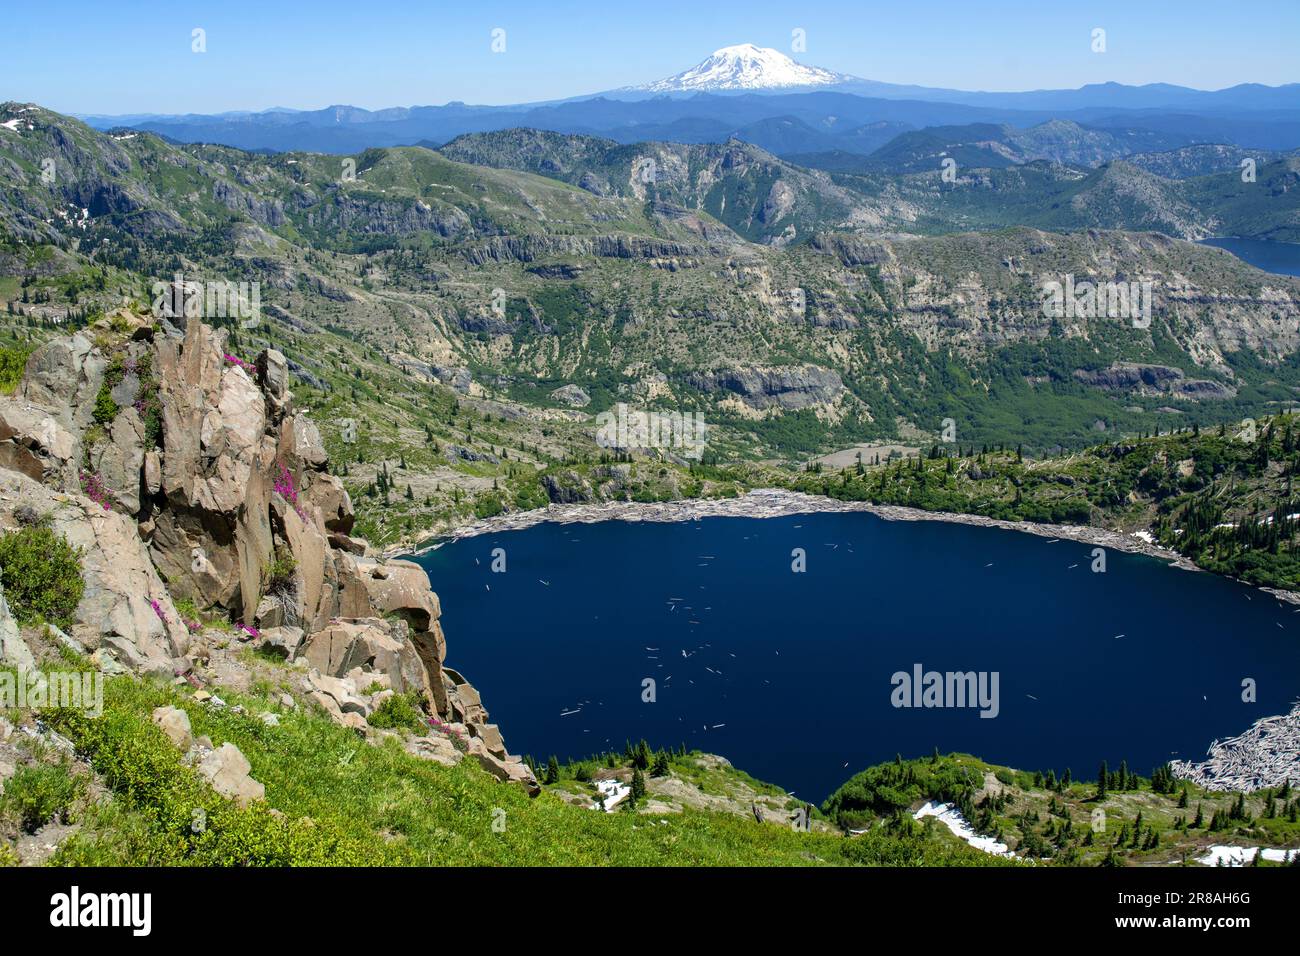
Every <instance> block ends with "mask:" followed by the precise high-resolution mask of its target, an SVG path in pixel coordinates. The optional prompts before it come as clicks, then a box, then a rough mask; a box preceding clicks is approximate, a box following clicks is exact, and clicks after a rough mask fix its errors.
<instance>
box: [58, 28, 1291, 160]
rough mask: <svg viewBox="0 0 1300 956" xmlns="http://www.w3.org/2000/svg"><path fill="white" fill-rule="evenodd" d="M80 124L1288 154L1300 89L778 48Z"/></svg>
mask: <svg viewBox="0 0 1300 956" xmlns="http://www.w3.org/2000/svg"><path fill="white" fill-rule="evenodd" d="M80 118H81V119H83V120H84V121H85V122H86V123H88V124H89V125H90V126H92V127H94V128H96V129H101V130H107V129H113V128H115V127H123V126H127V127H131V128H135V129H144V130H149V131H151V132H154V133H158V134H159V135H161V136H165V137H166V138H168V139H170V140H172V141H174V142H178V143H217V144H221V145H225V146H234V147H237V148H239V149H247V150H272V151H277V152H287V151H291V150H309V151H312V152H327V153H351V152H357V151H360V150H362V149H367V148H371V147H384V146H407V145H412V144H415V143H429V144H433V145H439V144H442V143H446V142H449V141H450V140H452V139H455V138H456V137H457V136H462V135H465V134H467V133H486V132H493V131H496V130H504V129H514V128H530V129H540V130H549V131H553V132H557V133H566V134H579V135H592V136H602V137H606V138H609V139H613V140H617V141H618V142H622V143H633V142H638V141H644V140H658V141H672V142H681V143H705V142H711V143H723V142H726V141H727V140H728V139H730V138H733V137H735V138H739V139H743V140H745V141H746V142H750V143H753V144H754V145H756V146H761V147H762V148H764V149H768V150H770V151H772V152H775V153H777V154H778V155H791V154H796V153H797V154H810V153H839V152H842V153H849V154H863V155H865V154H867V153H870V152H871V151H872V150H874V149H876V148H877V147H879V146H881V145H883V144H884V143H885V142H887V141H888V139H889V137H887V136H883V135H881V134H880V132H879V131H880V130H882V129H884V130H886V131H893V132H895V133H900V132H904V131H908V130H917V129H922V128H924V127H934V126H961V125H967V124H972V123H986V124H993V125H1002V126H1010V127H1015V128H1017V129H1028V128H1030V127H1034V126H1038V125H1041V124H1043V123H1046V122H1049V121H1052V120H1068V121H1071V122H1074V123H1077V124H1079V125H1083V126H1089V127H1105V128H1111V129H1123V130H1133V129H1138V130H1144V131H1147V132H1149V133H1155V134H1160V136H1162V137H1163V138H1164V139H1163V141H1162V142H1159V143H1156V144H1155V145H1150V146H1146V147H1142V148H1144V149H1161V148H1174V147H1177V146H1182V145H1189V144H1194V143H1223V144H1231V145H1236V146H1243V147H1249V148H1255V149H1270V150H1285V149H1294V148H1296V147H1300V84H1295V83H1291V84H1286V85H1284V86H1277V87H1269V86H1263V85H1260V84H1255V83H1245V84H1239V85H1237V86H1233V87H1229V88H1228V89H1223V90H1195V89H1191V88H1188V87H1183V86H1175V85H1172V84H1167V83H1152V84H1146V85H1143V86H1128V85H1125V84H1122V83H1095V84H1089V85H1087V86H1083V87H1080V88H1078V89H1075V90H1031V91H1025V92H987V91H965V90H951V89H943V88H937V87H927V86H919V85H909V84H898V83H885V82H881V81H878V80H869V79H863V78H860V77H856V76H851V75H848V74H846V73H839V72H836V71H833V70H828V69H825V68H822V67H819V66H814V65H809V64H804V63H800V62H798V61H796V60H794V59H793V58H792V57H790V56H788V55H786V54H785V53H782V52H781V51H779V50H775V49H772V48H770V47H761V46H757V45H755V44H753V43H740V44H735V45H732V46H726V47H722V48H721V49H718V50H716V51H714V52H713V53H712V54H711V55H709V56H708V57H706V58H705V59H704V60H702V61H701V62H699V63H697V64H696V65H695V66H693V67H691V68H689V69H687V70H683V71H682V72H679V73H676V74H673V75H671V76H668V77H664V78H662V79H659V80H654V81H651V82H648V83H642V84H639V85H630V86H624V87H619V88H617V89H613V90H607V91H604V92H598V93H593V94H587V95H581V96H575V97H570V98H567V99H563V100H554V101H547V102H532V103H519V104H512V105H500V106H484V105H471V104H466V103H462V102H451V103H447V104H444V105H442V106H409V107H390V108H386V109H379V110H367V109H363V108H361V107H355V106H349V105H346V104H335V105H331V106H327V107H325V108H323V109H316V110H292V109H287V108H283V107H276V108H274V109H269V110H264V111H261V112H248V111H235V112H228V113H222V114H217V115H201V114H185V115H176V116H164V115H155V114H133V115H128V116H102V115H96V116H82V117H80ZM863 133H865V135H860V134H863ZM1136 151H1137V149H1134V150H1130V152H1136Z"/></svg>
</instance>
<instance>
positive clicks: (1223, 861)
mask: <svg viewBox="0 0 1300 956" xmlns="http://www.w3.org/2000/svg"><path fill="white" fill-rule="evenodd" d="M1261 852H1262V853H1263V854H1264V859H1266V860H1268V861H1269V862H1270V863H1290V862H1291V861H1292V860H1294V859H1295V858H1296V855H1297V854H1300V850H1271V849H1264V850H1260V848H1259V847H1255V846H1222V845H1219V844H1215V845H1214V846H1212V847H1210V849H1209V852H1207V853H1206V854H1205V856H1198V857H1197V858H1196V862H1197V863H1204V864H1205V865H1206V866H1245V865H1246V864H1247V863H1250V862H1252V861H1253V860H1254V859H1255V854H1256V853H1261Z"/></svg>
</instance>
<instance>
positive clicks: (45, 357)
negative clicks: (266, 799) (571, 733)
mask: <svg viewBox="0 0 1300 956" xmlns="http://www.w3.org/2000/svg"><path fill="white" fill-rule="evenodd" d="M175 322H176V325H173V324H172V322H171V321H168V320H167V319H162V320H159V321H158V322H157V323H155V322H153V321H151V320H148V319H145V318H141V317H140V316H136V315H134V314H131V313H129V312H125V311H124V312H119V313H118V314H116V315H114V316H111V317H109V318H107V319H103V320H100V321H99V322H97V323H95V325H93V326H92V327H91V328H90V329H88V330H86V332H84V333H77V334H75V335H73V336H71V337H69V338H64V339H57V340H54V341H52V342H49V343H47V344H45V345H43V346H41V347H40V348H38V349H37V350H36V351H35V352H34V353H33V354H32V355H31V357H30V359H29V360H28V364H27V368H26V370H25V374H24V378H23V381H22V383H21V385H20V386H19V389H18V390H17V393H16V394H15V395H14V396H13V397H7V398H0V530H8V529H12V528H15V527H17V526H18V525H19V524H20V523H23V521H22V519H23V518H24V517H29V516H30V515H33V514H34V515H37V516H41V517H42V518H44V519H45V520H47V521H49V523H50V525H51V527H52V528H53V529H54V531H55V532H56V533H58V534H59V535H60V536H62V537H63V538H64V539H66V540H67V541H68V543H69V544H71V545H73V546H75V547H77V548H79V549H80V552H81V562H82V566H83V576H84V578H85V584H86V587H85V592H84V596H83V598H82V600H81V603H80V604H79V606H78V607H77V609H76V613H75V623H74V625H73V627H72V628H71V631H72V638H74V639H75V640H76V642H78V644H79V645H81V646H84V647H85V648H86V649H87V650H88V651H89V652H90V653H91V655H92V657H93V659H95V660H98V661H99V662H100V664H101V666H102V667H104V668H105V669H106V670H119V669H122V668H126V669H130V670H133V671H136V672H138V673H151V674H159V675H166V676H172V675H174V674H186V673H189V672H190V670H191V668H192V667H193V666H195V665H196V664H198V663H201V662H202V661H203V660H204V659H205V658H206V656H207V648H206V647H205V646H204V640H205V638H204V637H203V635H202V634H201V633H196V634H194V635H191V633H190V624H187V622H185V621H184V620H182V617H181V615H180V613H178V612H177V610H176V606H175V604H174V603H173V597H175V598H177V599H179V598H182V597H183V598H186V599H189V600H190V601H192V602H193V603H194V604H195V605H196V606H197V607H199V608H202V609H206V610H208V611H209V612H216V613H219V614H221V615H224V616H226V617H228V618H229V619H230V620H231V621H232V622H234V623H236V624H238V625H239V627H238V628H237V630H236V634H237V635H238V636H239V639H240V640H245V641H252V640H257V641H259V642H260V645H261V646H262V647H263V648H264V649H267V650H271V651H274V652H275V653H277V654H279V655H282V656H283V657H284V658H285V659H286V660H287V661H289V662H298V661H303V662H304V663H303V665H302V666H305V667H307V668H308V669H309V671H310V678H309V680H308V682H307V685H308V686H307V688H306V690H307V692H308V695H309V696H310V698H311V699H313V700H315V701H316V702H317V703H318V704H319V705H320V706H321V707H322V708H323V709H324V710H325V712H326V713H327V714H329V715H330V716H331V717H332V718H334V719H335V720H337V721H338V722H339V723H341V724H344V725H346V726H349V727H352V728H354V729H356V730H358V731H360V732H362V733H365V732H367V731H369V730H370V728H369V727H368V724H367V722H366V717H367V716H369V715H370V714H372V713H373V712H374V710H375V709H376V708H377V707H378V706H379V705H380V704H381V703H382V700H383V699H384V697H385V696H391V695H392V694H395V693H396V694H414V695H417V696H418V697H419V698H421V699H422V700H423V701H424V706H425V708H426V710H427V713H428V714H429V716H430V720H431V724H432V725H433V726H435V727H438V726H441V727H448V726H450V727H454V728H456V729H455V731H454V733H455V734H462V735H463V737H464V739H463V740H462V741H461V743H462V747H459V748H451V751H452V752H454V754H455V758H454V759H460V756H461V755H462V754H463V753H472V754H474V755H475V756H477V758H478V759H479V762H480V763H481V764H482V765H483V766H484V767H485V768H486V769H487V770H489V772H491V773H493V774H494V775H496V776H497V777H498V778H499V779H502V780H514V781H520V782H523V783H525V784H527V785H529V786H530V788H531V787H533V786H535V782H533V781H532V775H531V772H530V771H528V769H527V767H526V766H525V765H524V764H523V763H522V762H521V761H520V760H518V758H514V757H511V756H510V755H509V754H508V752H507V751H506V749H505V744H504V741H503V740H502V739H501V735H500V732H499V730H498V729H497V728H496V727H495V725H491V724H488V723H487V713H486V711H485V710H484V709H483V707H482V703H481V701H480V700H479V698H478V694H477V692H475V691H474V690H473V688H472V687H471V686H470V685H469V684H468V683H466V682H465V681H464V679H463V678H461V677H460V676H459V675H454V674H452V673H450V672H444V669H443V660H444V658H445V656H446V640H445V638H444V636H443V633H442V628H441V626H440V624H439V622H438V619H439V617H440V615H441V608H440V607H439V604H438V598H437V595H435V594H434V593H433V591H432V590H431V589H430V584H429V578H428V575H427V574H425V572H424V570H423V569H422V568H421V567H420V566H419V565H417V564H414V563H412V562H410V561H401V560H379V559H376V558H374V557H370V556H367V553H368V551H369V548H368V546H367V545H366V543H365V542H364V541H362V540H361V539H358V538H355V537H352V536H351V532H352V530H353V525H354V522H355V516H354V514H353V510H352V501H351V499H350V498H349V496H348V493H347V490H346V489H345V488H344V487H343V484H342V482H340V481H339V480H338V479H337V478H335V477H334V476H332V475H330V474H329V473H328V470H327V469H328V458H327V455H326V452H325V448H324V444H323V442H322V441H321V436H320V432H319V430H318V429H317V428H316V425H315V424H314V423H313V422H312V421H311V419H310V418H309V417H308V416H307V415H306V414H304V413H302V412H300V411H299V410H298V409H297V408H296V407H295V404H294V399H293V395H292V393H291V392H290V391H289V389H288V384H289V372H290V370H291V368H292V364H291V363H290V362H289V361H288V359H287V358H286V357H285V356H284V355H282V354H281V353H280V352H278V351H276V350H274V349H266V350H264V351H263V352H262V353H261V354H260V355H258V356H256V359H255V360H254V361H245V360H244V359H242V358H240V357H238V356H235V355H232V354H230V352H229V349H228V346H227V338H226V333H225V332H224V331H222V330H219V329H214V328H212V327H210V326H208V325H206V324H204V323H203V322H201V321H198V320H194V319H189V320H186V319H184V318H183V317H181V316H176V317H175ZM178 326H179V327H178ZM6 610H7V609H6V608H4V607H2V606H0V633H2V634H3V648H2V649H0V653H3V654H4V656H5V657H6V659H7V660H8V661H15V662H18V663H20V666H21V665H22V664H24V663H25V662H26V661H25V657H23V656H22V651H23V650H25V649H26V648H25V647H22V640H21V636H18V635H17V632H16V629H15V635H14V637H16V639H13V638H11V636H10V634H9V633H8V631H7V630H5V629H4V624H5V621H6V619H7V620H9V621H10V622H11V623H12V618H9V617H8V615H7V614H6V613H5V611H6ZM181 716H183V714H182V715H181ZM155 718H156V719H158V720H159V722H160V724H161V725H162V726H163V727H164V730H165V731H166V732H167V733H168V734H169V736H172V735H173V734H175V735H176V736H185V735H187V734H188V727H185V728H184V731H183V733H182V728H181V723H182V722H181V721H180V719H179V718H178V717H177V716H176V715H175V714H165V715H162V716H159V715H155ZM444 743H445V741H444ZM426 749H428V750H430V756H433V755H434V753H435V752H436V753H437V754H438V755H440V756H441V757H442V758H444V759H446V758H447V757H448V756H449V754H448V753H447V752H446V751H447V748H446V747H441V746H434V747H432V748H426ZM230 750H233V748H229V749H227V748H220V749H217V750H214V751H212V752H211V753H208V754H206V755H204V756H203V757H202V760H201V761H200V763H199V769H200V772H202V773H204V775H205V776H208V777H209V778H210V779H211V780H212V782H213V786H214V787H217V789H218V790H219V791H220V792H226V791H229V793H228V795H229V796H231V797H232V798H233V799H237V800H240V801H247V800H251V799H260V798H261V794H260V792H259V790H258V788H260V786H261V785H260V784H255V782H251V783H250V782H249V781H248V780H247V766H246V764H247V761H243V758H242V755H239V754H238V751H234V752H233V753H231V752H229V751H230ZM223 788H224V789H223Z"/></svg>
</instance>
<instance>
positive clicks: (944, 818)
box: [912, 800, 1011, 856]
mask: <svg viewBox="0 0 1300 956" xmlns="http://www.w3.org/2000/svg"><path fill="white" fill-rule="evenodd" d="M922 817H937V818H938V820H939V822H940V823H942V824H943V825H944V826H946V827H947V828H948V829H949V830H950V831H951V832H952V834H953V836H956V837H959V838H961V839H963V840H965V841H966V842H967V843H969V844H970V845H971V846H973V847H975V849H977V850H983V851H984V852H985V853H991V854H993V855H994V856H1011V847H1009V846H1007V845H1006V844H1005V843H1000V842H999V841H997V840H995V839H993V838H992V837H986V836H980V835H979V834H978V833H976V832H975V828H974V827H973V826H971V825H970V823H969V822H967V820H966V818H965V817H964V816H962V813H961V811H960V810H958V809H957V808H956V807H955V806H953V805H952V804H951V803H936V802H935V801H934V800H930V801H928V802H927V803H926V804H925V806H923V807H921V809H920V810H917V811H916V813H914V814H912V819H914V820H920V819H921V818H922Z"/></svg>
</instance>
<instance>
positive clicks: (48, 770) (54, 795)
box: [0, 764, 81, 833]
mask: <svg viewBox="0 0 1300 956" xmlns="http://www.w3.org/2000/svg"><path fill="white" fill-rule="evenodd" d="M80 789H81V787H80V785H79V784H78V782H77V781H76V780H75V779H74V778H73V777H72V775H71V774H70V773H68V768H67V767H65V766H63V765H61V764H59V765H55V764H35V765H32V766H29V767H21V768H20V769H19V770H18V772H17V773H15V774H14V775H13V776H12V777H11V778H10V779H9V782H8V783H6V784H5V792H4V797H2V798H0V807H3V808H4V809H5V810H7V811H12V812H14V813H16V814H17V815H18V818H19V820H20V821H21V823H22V828H23V829H24V830H26V831H27V832H28V833H33V832H35V831H36V830H38V829H40V828H41V827H42V826H44V825H45V824H47V823H49V822H50V820H52V819H54V818H55V817H60V818H63V817H66V816H67V813H68V810H69V809H70V808H71V807H72V801H73V800H74V799H76V797H77V794H78V793H79V792H80Z"/></svg>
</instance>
